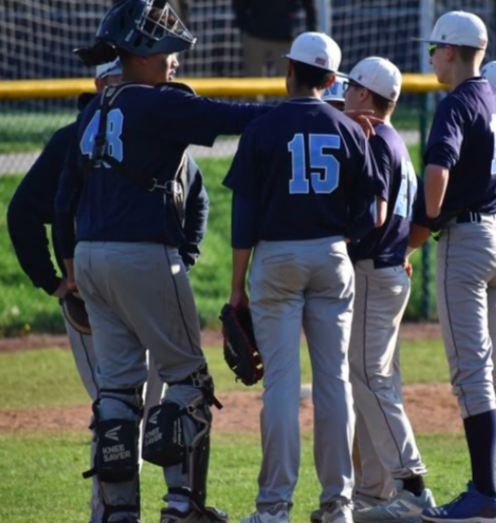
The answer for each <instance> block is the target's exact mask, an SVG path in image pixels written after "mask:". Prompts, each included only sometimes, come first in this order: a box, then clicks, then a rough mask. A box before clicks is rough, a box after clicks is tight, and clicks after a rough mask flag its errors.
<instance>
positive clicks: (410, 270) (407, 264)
mask: <svg viewBox="0 0 496 523" xmlns="http://www.w3.org/2000/svg"><path fill="white" fill-rule="evenodd" d="M403 268H404V269H405V272H406V275H407V276H408V277H409V278H411V277H412V275H413V265H412V264H411V263H410V260H409V259H408V258H407V259H406V260H405V261H404V262H403Z"/></svg>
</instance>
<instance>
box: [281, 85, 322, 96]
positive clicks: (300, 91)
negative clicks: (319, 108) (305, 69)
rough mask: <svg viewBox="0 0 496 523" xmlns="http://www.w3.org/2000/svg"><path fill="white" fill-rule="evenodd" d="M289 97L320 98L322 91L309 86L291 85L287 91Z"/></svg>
mask: <svg viewBox="0 0 496 523" xmlns="http://www.w3.org/2000/svg"><path fill="white" fill-rule="evenodd" d="M288 95H289V99H292V98H319V99H320V98H321V95H322V91H319V90H318V89H311V88H309V87H293V88H292V89H290V90H289V92H288Z"/></svg>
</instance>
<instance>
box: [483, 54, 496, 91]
mask: <svg viewBox="0 0 496 523" xmlns="http://www.w3.org/2000/svg"><path fill="white" fill-rule="evenodd" d="M481 76H482V77H483V78H485V79H486V80H487V81H488V82H489V83H490V84H491V85H492V86H493V87H494V88H495V89H496V60H493V61H492V62H488V63H487V64H486V65H485V66H484V67H483V68H482V69H481Z"/></svg>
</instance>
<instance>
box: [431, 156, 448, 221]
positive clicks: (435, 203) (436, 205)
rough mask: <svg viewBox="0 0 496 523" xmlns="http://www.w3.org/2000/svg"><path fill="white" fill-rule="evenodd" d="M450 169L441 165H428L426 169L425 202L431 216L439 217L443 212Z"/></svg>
mask: <svg viewBox="0 0 496 523" xmlns="http://www.w3.org/2000/svg"><path fill="white" fill-rule="evenodd" d="M448 180H449V171H448V169H446V168H444V167H441V166H439V165H432V164H430V165H428V166H427V167H426V169H425V204H426V213H427V216H428V217H429V218H437V217H438V216H439V214H440V212H441V207H442V205H443V201H444V196H445V194H446V188H447V187H448Z"/></svg>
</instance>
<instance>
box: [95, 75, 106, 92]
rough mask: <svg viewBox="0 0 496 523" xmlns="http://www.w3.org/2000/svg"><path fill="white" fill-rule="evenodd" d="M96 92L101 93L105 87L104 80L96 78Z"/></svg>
mask: <svg viewBox="0 0 496 523" xmlns="http://www.w3.org/2000/svg"><path fill="white" fill-rule="evenodd" d="M95 87H96V92H97V93H101V92H102V91H103V88H104V87H105V83H104V81H103V79H102V78H95Z"/></svg>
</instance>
